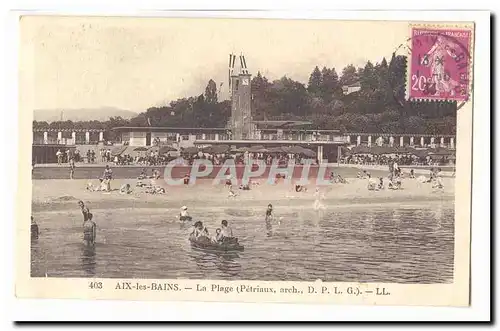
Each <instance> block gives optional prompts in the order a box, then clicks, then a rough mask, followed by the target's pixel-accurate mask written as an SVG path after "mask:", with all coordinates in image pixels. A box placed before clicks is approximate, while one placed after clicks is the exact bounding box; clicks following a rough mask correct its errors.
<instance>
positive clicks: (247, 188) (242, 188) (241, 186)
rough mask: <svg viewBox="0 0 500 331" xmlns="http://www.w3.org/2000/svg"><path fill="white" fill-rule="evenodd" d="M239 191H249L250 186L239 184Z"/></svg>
mask: <svg viewBox="0 0 500 331" xmlns="http://www.w3.org/2000/svg"><path fill="white" fill-rule="evenodd" d="M239 189H240V190H243V191H250V185H248V184H240V186H239Z"/></svg>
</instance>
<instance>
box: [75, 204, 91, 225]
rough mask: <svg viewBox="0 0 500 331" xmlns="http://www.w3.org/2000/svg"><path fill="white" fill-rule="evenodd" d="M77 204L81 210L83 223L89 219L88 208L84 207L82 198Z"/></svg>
mask: <svg viewBox="0 0 500 331" xmlns="http://www.w3.org/2000/svg"><path fill="white" fill-rule="evenodd" d="M78 206H80V209H81V210H82V215H83V222H84V223H85V221H87V220H88V219H89V214H90V210H89V209H88V208H87V207H85V204H84V203H83V201H82V200H80V201H78Z"/></svg>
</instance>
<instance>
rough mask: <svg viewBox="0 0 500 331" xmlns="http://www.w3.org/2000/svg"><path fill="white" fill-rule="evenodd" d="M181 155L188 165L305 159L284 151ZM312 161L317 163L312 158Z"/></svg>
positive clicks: (241, 163)
mask: <svg viewBox="0 0 500 331" xmlns="http://www.w3.org/2000/svg"><path fill="white" fill-rule="evenodd" d="M182 157H183V158H184V160H186V162H187V163H188V164H189V165H192V164H193V163H194V162H195V160H200V159H202V160H208V161H210V162H211V163H212V164H213V165H222V164H224V163H225V162H226V161H227V160H234V164H236V165H246V164H251V163H256V162H263V163H264V164H266V165H271V164H273V163H275V162H277V163H278V164H290V163H294V164H303V161H304V160H305V159H307V158H306V157H304V156H303V155H300V154H286V153H281V154H277V153H272V154H271V153H251V152H244V153H223V154H209V153H201V152H200V153H198V154H183V155H182ZM314 163H316V164H317V163H318V161H317V160H316V159H314Z"/></svg>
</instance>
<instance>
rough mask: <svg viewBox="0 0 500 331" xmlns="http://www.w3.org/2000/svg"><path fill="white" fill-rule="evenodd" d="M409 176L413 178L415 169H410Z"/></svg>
mask: <svg viewBox="0 0 500 331" xmlns="http://www.w3.org/2000/svg"><path fill="white" fill-rule="evenodd" d="M410 178H415V171H414V170H413V169H411V170H410Z"/></svg>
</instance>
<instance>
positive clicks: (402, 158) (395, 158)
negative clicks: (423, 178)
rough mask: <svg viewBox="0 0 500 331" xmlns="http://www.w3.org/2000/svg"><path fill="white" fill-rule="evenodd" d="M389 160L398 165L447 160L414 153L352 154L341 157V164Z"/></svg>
mask: <svg viewBox="0 0 500 331" xmlns="http://www.w3.org/2000/svg"><path fill="white" fill-rule="evenodd" d="M391 162H397V163H398V164H400V165H406V166H410V165H413V166H423V165H425V166H433V165H446V164H449V161H448V160H447V158H446V157H444V156H443V157H441V158H438V159H433V158H431V157H430V156H426V157H418V156H415V155H392V156H390V155H365V154H353V155H347V156H344V157H342V158H341V161H340V163H342V164H356V165H388V164H390V163H391Z"/></svg>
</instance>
